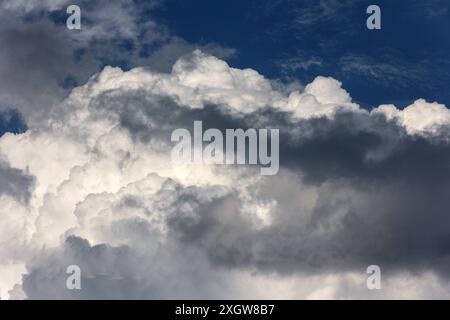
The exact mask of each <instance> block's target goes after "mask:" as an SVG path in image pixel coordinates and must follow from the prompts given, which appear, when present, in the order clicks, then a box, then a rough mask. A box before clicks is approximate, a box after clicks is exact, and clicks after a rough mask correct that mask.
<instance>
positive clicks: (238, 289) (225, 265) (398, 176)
mask: <svg viewBox="0 0 450 320" xmlns="http://www.w3.org/2000/svg"><path fill="white" fill-rule="evenodd" d="M449 119H450V111H449V110H448V109H447V108H446V107H445V106H443V105H439V104H437V103H427V102H426V101H424V100H418V101H416V102H415V103H414V104H412V105H411V106H409V107H407V108H405V109H404V110H398V109H397V108H396V107H395V106H392V105H384V106H380V107H379V108H376V109H374V110H373V111H371V112H369V111H366V110H364V109H361V108H360V107H359V106H358V105H357V104H356V103H354V102H353V101H352V99H351V97H350V95H349V93H347V92H346V91H345V90H344V89H343V88H342V86H341V83H340V82H339V81H337V80H335V79H332V78H325V77H318V78H316V79H315V80H314V81H313V82H312V83H310V84H309V85H307V86H306V87H305V89H304V90H302V91H301V92H299V91H295V92H291V93H289V94H285V90H277V89H275V88H274V87H273V86H272V84H271V82H270V81H269V80H268V79H266V78H264V77H263V76H262V75H260V74H258V73H257V72H256V71H254V70H250V69H244V70H240V69H234V68H231V67H229V66H228V65H227V63H226V62H224V61H222V60H220V59H218V58H215V57H213V56H209V55H206V54H204V53H202V52H200V51H195V52H193V53H192V54H190V55H187V56H185V57H183V58H181V59H180V60H178V61H177V62H176V63H175V65H174V66H173V68H172V71H171V73H158V72H156V71H152V70H150V69H146V68H136V69H132V70H130V71H128V72H123V71H122V70H120V69H118V68H111V67H106V68H105V69H104V70H103V71H102V72H101V73H99V74H97V75H94V76H93V77H91V78H90V79H89V81H88V82H87V83H86V84H85V85H83V86H80V87H77V88H75V89H74V90H73V91H72V92H71V94H70V96H69V97H68V98H67V99H66V100H65V101H64V102H63V103H62V104H61V105H58V106H57V107H56V108H54V110H53V112H52V115H51V117H50V118H49V121H48V123H47V124H45V125H42V124H40V125H35V126H31V127H30V128H29V129H28V131H26V132H25V133H22V134H12V133H10V134H5V135H4V136H3V137H2V138H0V156H1V159H2V163H1V165H0V176H7V177H8V178H7V180H8V181H9V182H8V184H5V185H2V188H0V204H1V205H0V212H1V216H2V219H1V220H0V257H1V261H0V288H1V290H2V297H3V296H6V292H7V291H8V290H11V289H12V290H11V291H10V293H9V295H10V297H12V298H15V297H23V295H26V296H27V297H28V298H32V299H33V298H294V297H296V298H346V297H372V298H377V297H384V298H389V297H394V298H402V297H413V298H414V297H425V298H427V297H433V296H434V295H439V296H440V297H443V296H450V290H449V286H448V283H447V282H446V280H445V279H446V277H447V275H448V244H447V243H448V239H449V236H450V227H449V226H450V217H449V216H448V214H447V211H446V208H448V207H449V205H450V204H449V200H448V199H450V198H449V197H448V196H447V190H449V187H450V183H449V181H450V180H449V178H450V167H449V165H448V163H450V162H449V160H450V145H449V135H448V133H449V126H450V122H449ZM194 120H201V121H203V125H204V126H207V127H214V128H220V129H224V128H243V129H246V128H279V129H280V171H279V173H278V175H276V176H260V175H259V169H258V168H256V167H250V166H223V165H220V166H218V165H210V166H208V165H180V164H173V163H171V161H170V151H171V147H172V143H171V141H170V135H171V132H172V131H173V130H174V129H176V128H183V127H184V128H186V127H191V126H192V123H193V121H194ZM2 181H3V179H2ZM71 264H77V265H79V266H80V267H81V271H82V290H80V291H77V290H75V291H69V290H67V289H66V287H65V278H66V274H65V270H66V268H67V266H68V265H71ZM370 264H377V265H380V266H381V268H382V272H383V275H384V279H386V280H385V282H384V283H383V288H384V289H383V291H382V292H369V291H367V289H366V287H365V270H366V267H367V266H368V265H370ZM22 273H24V276H23V277H21V274H22ZM268 288H270V289H268Z"/></svg>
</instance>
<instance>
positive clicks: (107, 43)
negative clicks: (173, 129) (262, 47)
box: [0, 0, 235, 124]
mask: <svg viewBox="0 0 450 320" xmlns="http://www.w3.org/2000/svg"><path fill="white" fill-rule="evenodd" d="M68 4H69V2H68V1H65V0H61V1H58V0H55V1H50V0H49V1H33V2H30V1H9V0H8V1H3V2H2V4H1V6H2V10H1V12H0V41H1V42H2V44H3V46H2V47H3V50H2V51H1V52H0V78H1V79H3V80H2V81H1V82H0V99H1V100H2V106H0V108H4V107H3V106H4V105H5V106H8V107H13V108H15V109H18V110H19V111H20V112H21V113H22V114H23V116H24V118H25V120H26V122H27V123H29V124H31V123H32V122H39V121H44V122H45V121H46V119H47V117H48V114H49V113H50V112H51V110H52V109H53V108H54V107H55V108H56V106H57V105H58V104H59V103H61V101H62V100H64V99H65V98H66V97H67V95H68V94H69V93H70V91H71V89H73V88H74V87H76V86H78V85H80V84H82V83H85V82H86V81H87V80H88V79H89V77H90V76H92V74H95V73H98V72H100V71H101V70H102V69H103V67H104V66H106V65H110V66H120V67H122V68H124V69H131V68H133V67H136V66H147V67H151V68H153V69H155V70H158V71H169V70H170V67H171V66H172V65H173V63H174V62H175V61H176V60H177V59H178V58H179V57H180V56H182V55H184V54H186V53H189V52H192V51H193V50H195V49H196V48H201V49H203V50H205V51H206V52H210V53H213V54H216V55H218V56H221V57H229V56H231V55H233V54H234V52H235V51H234V50H233V49H232V48H227V47H223V46H220V45H218V44H215V43H202V44H195V43H189V42H187V41H185V40H183V39H181V38H179V37H177V36H175V35H173V34H172V33H171V32H170V30H169V29H168V28H167V27H165V26H164V25H161V24H159V23H158V22H157V21H156V18H155V17H154V12H155V10H156V9H157V8H158V6H160V5H161V2H160V1H122V0H121V1H106V0H102V1H95V2H93V1H81V2H78V5H79V6H80V8H81V14H82V29H81V30H80V31H78V30H68V29H67V28H66V19H67V17H68V15H67V14H66V8H67V5H68ZM0 110H1V109H0Z"/></svg>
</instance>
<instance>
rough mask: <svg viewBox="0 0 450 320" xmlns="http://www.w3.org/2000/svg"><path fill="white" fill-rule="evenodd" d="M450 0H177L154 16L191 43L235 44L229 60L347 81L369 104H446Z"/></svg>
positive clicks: (288, 76)
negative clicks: (378, 19) (373, 20)
mask: <svg viewBox="0 0 450 320" xmlns="http://www.w3.org/2000/svg"><path fill="white" fill-rule="evenodd" d="M370 4H377V5H379V6H380V8H381V10H382V30H374V31H369V30H368V29H367V28H366V19H367V17H368V15H367V14H366V8H367V7H368V5H370ZM449 7H450V2H449V1H445V0H444V1H434V0H433V1H411V0H409V1H405V0H395V1H392V0H391V1H376V2H373V1H334V0H329V1H303V0H299V1H278V0H277V1H273V0H272V1H240V0H229V1H208V0H196V1H182V0H169V1H168V2H167V4H166V5H164V6H162V7H160V9H159V11H158V13H157V15H156V17H157V19H159V20H160V21H162V22H163V23H164V24H166V25H168V26H169V28H170V29H171V30H172V31H173V32H174V33H175V34H177V35H179V36H181V37H182V38H184V39H186V40H187V41H190V42H193V43H202V42H203V43H207V42H216V43H219V44H221V45H224V46H228V47H232V48H235V49H236V54H235V55H234V56H233V57H232V58H231V59H228V61H229V62H230V64H231V65H233V66H236V67H239V68H246V67H249V68H254V69H256V70H258V71H259V72H261V73H263V74H264V75H266V76H268V77H271V78H282V79H284V80H292V79H298V80H300V81H301V82H302V83H309V82H310V81H311V80H312V79H314V77H315V76H317V75H326V76H332V77H335V78H336V79H339V80H340V81H342V82H343V83H344V87H345V88H346V89H348V91H350V92H351V93H352V96H353V98H354V99H355V100H356V101H357V102H359V103H361V104H362V105H363V106H365V107H368V108H371V107H375V106H377V105H379V104H382V103H395V104H397V105H398V106H399V107H404V106H406V105H407V104H409V103H410V102H411V101H414V100H415V99H417V98H419V97H424V98H426V99H428V100H432V101H438V102H441V103H445V104H447V105H448V104H450V91H449V90H448V84H449V82H450V81H449V80H450V76H449V75H450V60H449V57H450V34H449V30H450V12H449V10H448V9H449Z"/></svg>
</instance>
